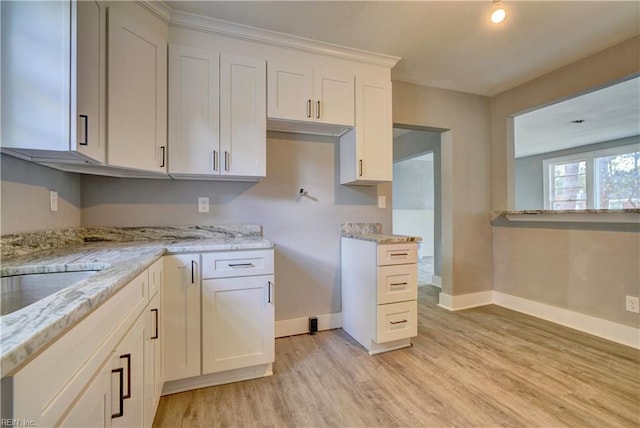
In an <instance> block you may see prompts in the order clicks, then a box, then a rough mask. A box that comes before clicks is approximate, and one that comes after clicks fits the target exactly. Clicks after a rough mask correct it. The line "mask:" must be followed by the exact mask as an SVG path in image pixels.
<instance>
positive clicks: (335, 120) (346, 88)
mask: <svg viewBox="0 0 640 428" xmlns="http://www.w3.org/2000/svg"><path fill="white" fill-rule="evenodd" d="M314 82H315V84H314V91H313V95H314V97H315V99H314V105H313V115H314V118H315V119H316V121H318V122H321V123H329V124H334V125H346V126H353V123H354V115H355V108H354V90H355V77H354V75H353V74H349V73H339V72H335V71H333V72H331V71H322V70H320V71H319V70H316V72H315V79H314Z"/></svg>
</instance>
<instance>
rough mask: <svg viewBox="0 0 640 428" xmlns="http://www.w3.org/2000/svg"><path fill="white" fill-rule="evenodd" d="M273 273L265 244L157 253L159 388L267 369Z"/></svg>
mask: <svg viewBox="0 0 640 428" xmlns="http://www.w3.org/2000/svg"><path fill="white" fill-rule="evenodd" d="M273 272H274V271H273V249H266V250H264V249H260V250H245V251H226V252H212V253H204V254H201V255H200V254H198V255H194V254H191V255H170V256H165V273H166V281H165V283H164V288H163V290H164V291H163V293H164V294H163V299H164V300H163V312H164V326H165V329H164V333H165V336H164V344H165V345H164V357H163V358H164V375H165V380H166V381H167V382H166V383H165V385H164V389H163V393H164V394H171V393H175V392H179V391H186V390H189V389H194V388H200V387H205V386H211V385H218V384H223V383H229V382H235V381H239V380H245V379H251V378H257V377H262V376H267V375H270V374H272V373H273V372H272V363H273V361H274V358H275V334H274V331H275V318H274V299H275V288H274V274H273ZM201 278H203V279H202V280H201Z"/></svg>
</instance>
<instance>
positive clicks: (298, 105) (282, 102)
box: [267, 62, 313, 121]
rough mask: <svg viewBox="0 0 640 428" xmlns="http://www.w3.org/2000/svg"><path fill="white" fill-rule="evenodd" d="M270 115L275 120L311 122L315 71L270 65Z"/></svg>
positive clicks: (302, 67) (305, 68) (308, 68)
mask: <svg viewBox="0 0 640 428" xmlns="http://www.w3.org/2000/svg"><path fill="white" fill-rule="evenodd" d="M267 79H268V85H269V88H268V89H269V92H268V94H267V99H268V115H269V117H271V118H274V119H285V120H304V121H311V120H313V119H312V116H313V114H312V108H313V105H312V104H313V69H312V68H311V67H304V66H291V65H281V64H274V63H271V62H270V63H269V65H268V74H267Z"/></svg>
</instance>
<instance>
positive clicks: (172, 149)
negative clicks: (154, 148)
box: [169, 45, 220, 175]
mask: <svg viewBox="0 0 640 428" xmlns="http://www.w3.org/2000/svg"><path fill="white" fill-rule="evenodd" d="M219 56H220V55H219V53H218V52H213V51H208V50H205V49H197V48H190V47H185V46H178V45H170V46H169V174H172V175H209V174H215V173H216V172H217V171H219V168H218V158H219V156H220V119H219V118H220V109H219V98H220V89H219V81H220V64H219V61H220V60H219Z"/></svg>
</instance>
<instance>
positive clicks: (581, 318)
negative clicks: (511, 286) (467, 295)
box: [493, 291, 640, 349]
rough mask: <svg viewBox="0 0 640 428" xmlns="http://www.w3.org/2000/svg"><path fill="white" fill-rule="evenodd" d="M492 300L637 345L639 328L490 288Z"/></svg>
mask: <svg viewBox="0 0 640 428" xmlns="http://www.w3.org/2000/svg"><path fill="white" fill-rule="evenodd" d="M493 302H494V303H495V304H496V305H498V306H502V307H505V308H507V309H511V310H514V311H518V312H522V313H523V314H527V315H531V316H534V317H537V318H542V319H543V320H547V321H551V322H554V323H556V324H560V325H563V326H565V327H570V328H573V329H575V330H579V331H582V332H584V333H589V334H592V335H594V336H598V337H602V338H603V339H607V340H611V341H613V342H617V343H621V344H623V345H627V346H631V347H632V348H636V349H640V329H638V328H634V327H630V326H628V325H624V324H619V323H615V322H612V321H607V320H603V319H601V318H596V317H592V316H590V315H585V314H581V313H579V312H574V311H570V310H567V309H562V308H558V307H556V306H551V305H547V304H545V303H540V302H536V301H533V300H528V299H523V298H522V297H516V296H512V295H510V294H505V293H501V292H499V291H494V292H493Z"/></svg>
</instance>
